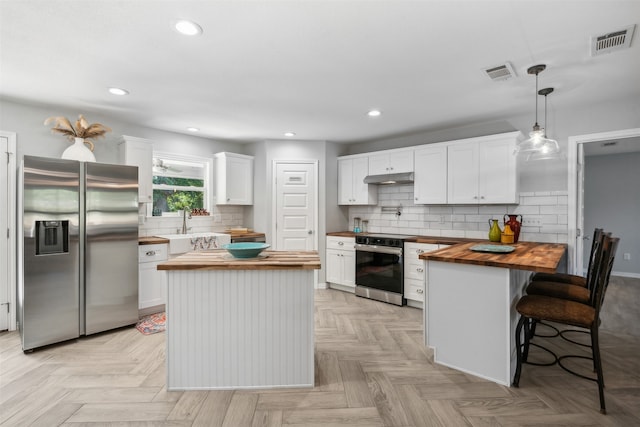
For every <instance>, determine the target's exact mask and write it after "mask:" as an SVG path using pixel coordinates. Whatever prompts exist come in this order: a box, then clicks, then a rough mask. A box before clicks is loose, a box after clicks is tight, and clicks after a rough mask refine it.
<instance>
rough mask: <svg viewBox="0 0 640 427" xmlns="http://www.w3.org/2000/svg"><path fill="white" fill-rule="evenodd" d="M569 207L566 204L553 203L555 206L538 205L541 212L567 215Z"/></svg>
mask: <svg viewBox="0 0 640 427" xmlns="http://www.w3.org/2000/svg"><path fill="white" fill-rule="evenodd" d="M567 212H569V207H568V206H567V205H555V206H540V213H541V214H555V215H563V216H567Z"/></svg>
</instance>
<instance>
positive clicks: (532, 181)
mask: <svg viewBox="0 0 640 427" xmlns="http://www.w3.org/2000/svg"><path fill="white" fill-rule="evenodd" d="M575 90H577V89H575ZM581 90H588V88H581ZM554 96H555V97H561V96H562V90H558V92H557V94H554ZM548 120H549V123H548V125H547V129H548V136H549V137H551V138H554V139H556V140H557V141H558V143H559V144H560V147H561V149H562V150H563V152H564V153H566V151H567V141H568V139H569V137H570V136H575V135H584V134H590V133H597V132H607V131H614V130H620V129H630V128H637V127H640V99H637V98H635V97H629V98H626V99H617V100H607V101H603V102H600V103H598V104H593V105H585V106H583V107H582V108H579V109H565V110H562V109H556V108H554V101H553V100H551V99H549V113H548ZM533 122H534V113H533V109H532V111H531V114H526V115H517V116H511V117H505V118H504V120H502V121H495V122H482V123H475V124H470V125H468V126H463V127H455V128H445V129H432V130H425V131H423V132H418V133H414V134H411V135H405V136H401V137H394V138H381V139H379V140H376V141H371V142H362V143H358V144H351V145H349V146H348V147H347V149H348V153H345V154H357V153H364V152H369V151H377V150H384V149H389V148H398V147H409V146H415V145H421V144H429V143H432V142H442V141H450V140H455V139H462V138H470V137H475V136H484V135H490V134H495V133H504V132H511V131H514V130H519V131H522V132H523V133H524V134H525V135H528V133H529V132H530V130H531V128H532V126H533ZM519 173H520V190H521V191H524V192H549V191H567V190H568V189H567V161H566V159H561V160H553V161H548V160H545V161H538V162H529V163H524V164H522V167H521V168H520V172H519Z"/></svg>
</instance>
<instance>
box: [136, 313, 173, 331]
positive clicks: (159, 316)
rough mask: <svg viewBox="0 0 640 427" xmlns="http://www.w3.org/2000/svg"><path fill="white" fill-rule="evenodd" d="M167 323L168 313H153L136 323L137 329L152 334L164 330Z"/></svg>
mask: <svg viewBox="0 0 640 427" xmlns="http://www.w3.org/2000/svg"><path fill="white" fill-rule="evenodd" d="M166 323H167V313H165V312H164V311H163V312H162V313H156V314H151V315H149V316H145V317H143V318H142V319H140V320H139V321H138V323H136V329H137V330H139V331H140V332H141V333H142V334H144V335H151V334H155V333H158V332H164V330H165V324H166Z"/></svg>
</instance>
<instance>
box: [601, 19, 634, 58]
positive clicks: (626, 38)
mask: <svg viewBox="0 0 640 427" xmlns="http://www.w3.org/2000/svg"><path fill="white" fill-rule="evenodd" d="M635 27H636V26H635V25H630V26H628V27H626V28H624V29H622V30H619V31H614V32H612V33H609V34H604V35H601V36H592V37H591V56H598V55H602V54H605V53H610V52H615V51H616V50H620V49H627V48H629V47H631V39H632V38H633V30H634V29H635Z"/></svg>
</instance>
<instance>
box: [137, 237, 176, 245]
mask: <svg viewBox="0 0 640 427" xmlns="http://www.w3.org/2000/svg"><path fill="white" fill-rule="evenodd" d="M163 243H169V239H163V238H162V237H156V236H141V237H138V245H161V244H163Z"/></svg>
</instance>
